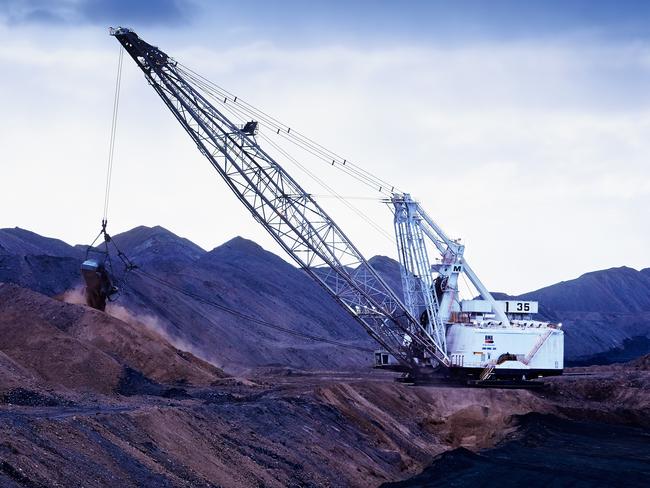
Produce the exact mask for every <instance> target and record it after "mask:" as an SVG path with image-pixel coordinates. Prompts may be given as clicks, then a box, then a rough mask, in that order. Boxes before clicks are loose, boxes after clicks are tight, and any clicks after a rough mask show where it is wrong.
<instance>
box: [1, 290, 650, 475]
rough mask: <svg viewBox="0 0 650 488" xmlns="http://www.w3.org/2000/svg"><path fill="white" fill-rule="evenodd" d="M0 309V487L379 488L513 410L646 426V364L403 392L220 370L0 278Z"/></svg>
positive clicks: (304, 374)
mask: <svg viewBox="0 0 650 488" xmlns="http://www.w3.org/2000/svg"><path fill="white" fill-rule="evenodd" d="M0 304H1V305H2V306H0V337H2V340H1V341H0V486H3V487H4V486H8V487H13V486H28V487H45V486H48V487H49V486H85V487H94V486H97V487H100V486H102V487H103V486H124V487H129V486H133V487H135V486H138V487H142V486H155V487H159V486H193V487H194V486H199V487H200V486H226V487H231V486H232V487H248V486H251V487H252V486H269V487H285V486H341V487H343V486H359V487H366V486H379V485H381V484H382V483H385V482H392V481H399V480H404V479H408V478H411V477H413V476H415V475H417V474H418V473H420V472H421V471H422V470H423V469H424V468H425V467H427V466H429V465H430V464H431V463H432V462H433V461H434V460H436V459H439V458H437V457H436V456H440V455H441V454H444V453H448V454H449V455H453V456H457V455H458V453H459V452H460V453H463V452H470V453H471V452H484V451H483V450H485V449H490V448H493V447H495V446H497V448H498V446H502V445H503V442H511V440H512V438H513V437H512V436H517V435H518V434H519V433H521V432H523V431H524V430H523V429H524V428H525V427H526V425H527V424H526V423H525V422H524V423H522V421H521V419H522V418H527V417H526V416H527V415H528V416H529V415H543V416H544V418H553V419H560V420H563V421H570V422H586V421H588V422H592V423H593V422H595V423H597V424H598V425H599V426H601V427H600V428H601V429H604V431H607V429H610V428H611V429H615V428H619V427H621V426H628V427H634V428H638V429H649V428H650V421H649V420H648V419H650V415H649V414H650V371H649V370H650V359H649V358H647V357H646V358H642V359H640V360H637V361H635V362H633V363H629V364H626V365H613V366H600V367H590V368H576V369H573V370H570V371H568V374H567V375H565V376H563V377H559V378H552V379H548V380H547V381H546V387H545V388H543V389H541V390H537V391H529V390H500V389H479V388H467V387H462V386H458V385H435V386H434V385H431V386H409V385H405V384H402V383H398V382H396V381H395V376H394V375H393V374H390V373H386V372H379V371H373V370H369V369H356V370H354V369H348V371H346V372H340V371H339V372H331V371H313V370H311V371H302V370H296V369H290V368H286V367H284V368H283V367H266V368H258V369H256V370H251V371H249V372H248V373H247V374H246V375H243V376H242V377H233V376H230V375H228V374H226V373H224V372H223V371H221V370H220V369H218V368H216V367H215V366H213V365H211V364H209V363H207V362H206V361H203V360H201V359H199V358H197V357H195V356H194V355H192V354H191V353H189V352H185V351H183V350H182V347H180V345H179V344H176V346H174V345H172V344H171V343H170V342H169V341H168V340H167V339H166V338H165V337H164V336H162V335H160V334H159V331H157V330H156V329H155V328H154V327H153V326H152V325H151V324H147V323H146V321H145V322H140V321H138V319H139V317H138V316H133V315H131V314H129V312H128V310H122V311H120V313H117V314H115V315H116V316H115V317H113V316H110V315H108V314H104V313H102V312H98V311H95V310H91V309H88V308H87V307H84V306H79V305H74V304H69V303H63V302H61V301H57V300H53V299H51V298H49V297H46V296H44V295H41V294H39V293H36V292H33V291H30V290H26V289H24V288H20V287H18V286H15V285H7V284H4V285H2V284H0ZM179 347H180V349H179ZM603 426H604V427H603ZM608 426H612V427H608ZM613 426H616V427H613ZM459 450H460V451H459ZM465 450H468V451H465ZM486 452H487V451H486ZM479 485H480V484H479Z"/></svg>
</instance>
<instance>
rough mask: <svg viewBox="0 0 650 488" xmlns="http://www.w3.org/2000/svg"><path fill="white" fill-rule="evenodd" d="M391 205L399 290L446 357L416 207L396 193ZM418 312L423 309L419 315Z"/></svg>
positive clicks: (436, 299)
mask: <svg viewBox="0 0 650 488" xmlns="http://www.w3.org/2000/svg"><path fill="white" fill-rule="evenodd" d="M391 202H392V204H393V207H394V213H395V218H394V224H395V236H396V237H397V252H398V255H399V260H400V264H401V265H402V267H401V275H402V287H403V288H404V298H405V301H406V306H407V308H408V309H409V311H410V312H411V315H413V316H414V317H418V316H421V317H423V318H426V320H424V321H423V320H421V323H423V325H424V326H425V327H426V328H427V332H428V333H429V334H431V335H432V336H433V337H434V338H435V340H436V346H437V347H438V348H439V352H440V354H441V355H443V356H444V357H445V358H446V357H447V338H446V336H447V334H446V330H445V326H444V324H443V321H442V319H441V315H440V304H439V303H438V297H437V296H436V294H435V293H434V280H433V275H432V272H431V264H430V262H429V255H428V252H427V247H426V242H425V239H424V237H425V236H424V234H423V232H422V218H421V217H420V215H419V213H418V204H417V203H416V202H414V201H413V200H412V199H411V197H410V195H408V194H403V195H398V194H396V195H394V196H393V197H392V198H391ZM421 309H424V313H423V314H422V315H420V310H421Z"/></svg>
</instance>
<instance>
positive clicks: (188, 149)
mask: <svg viewBox="0 0 650 488" xmlns="http://www.w3.org/2000/svg"><path fill="white" fill-rule="evenodd" d="M0 1H1V0H0ZM200 27H201V25H200V23H199V28H197V27H196V26H193V27H192V28H191V29H184V30H183V29H179V30H178V32H177V31H172V30H171V29H158V30H157V31H156V32H147V30H145V31H143V32H139V33H140V34H142V35H143V38H144V39H145V40H147V41H148V42H151V43H153V44H155V45H159V46H161V48H162V49H164V50H165V51H166V52H168V53H169V54H170V55H172V56H174V57H175V58H176V59H178V60H179V61H181V62H183V63H184V64H186V65H188V66H191V67H192V68H194V69H196V70H197V71H199V72H200V73H202V74H203V75H205V76H206V77H207V78H209V79H211V80H214V81H215V82H217V83H219V84H220V85H222V86H224V87H226V88H228V89H230V90H231V91H233V92H234V93H235V94H237V95H239V96H240V97H241V98H242V99H244V100H246V101H248V102H250V103H252V104H253V105H255V106H257V107H259V108H261V109H263V110H264V111H265V112H267V113H269V114H273V115H274V116H276V117H278V119H280V120H282V121H284V122H287V123H290V124H291V126H292V127H294V128H295V129H296V130H299V131H301V132H303V133H305V134H307V135H308V136H310V137H312V138H314V139H315V140H317V141H319V142H321V143H323V144H324V145H325V146H327V147H329V148H332V149H334V150H336V151H337V152H338V153H339V154H341V155H343V156H346V157H348V158H350V159H351V160H354V161H355V162H357V163H359V164H360V165H361V166H362V167H364V168H365V169H367V170H369V171H371V172H372V173H374V174H376V175H378V176H380V177H382V178H384V179H386V180H387V181H390V182H391V183H395V184H396V185H397V186H398V187H400V188H404V189H405V190H407V191H410V192H411V193H412V194H413V195H414V196H415V197H417V198H419V199H420V200H421V201H422V202H423V205H424V207H425V208H426V209H427V210H428V212H429V213H430V214H431V215H432V216H433V217H434V218H436V220H438V221H439V223H440V224H441V225H442V226H443V228H444V229H445V230H446V231H447V232H448V233H449V234H450V235H452V236H453V237H462V238H463V242H465V243H466V244H467V246H468V248H467V255H468V257H469V258H470V260H471V263H472V265H473V267H474V269H475V270H476V271H477V272H478V273H479V275H480V276H481V279H483V280H484V281H485V283H486V285H487V286H489V287H491V288H492V289H498V290H504V291H508V292H523V291H528V290H530V289H532V288H537V287H541V286H543V285H546V284H549V283H553V282H557V281H559V280H561V279H569V278H572V277H575V276H577V275H579V274H581V273H583V272H585V271H589V270H593V269H597V268H605V267H610V266H620V265H622V264H626V265H629V266H634V267H647V266H648V265H649V264H650V263H649V262H648V254H647V249H648V247H649V246H650V227H648V225H647V222H649V221H650V186H649V183H648V181H649V180H650V178H648V169H647V154H648V153H650V138H648V137H647V134H648V133H649V132H650V97H649V95H648V94H649V93H650V92H648V90H647V89H646V87H647V86H648V83H649V82H650V49H649V48H648V45H647V44H646V43H643V42H638V41H621V40H615V41H611V42H610V41H608V42H604V41H602V40H596V41H594V42H583V40H567V39H554V40H548V39H543V40H536V41H518V42H495V41H491V42H486V41H483V42H474V41H472V42H467V43H465V44H464V45H462V46H457V45H454V46H448V45H444V44H443V45H440V44H435V43H431V44H427V45H425V44H421V43H401V44H400V43H394V44H391V45H390V46H387V45H385V44H379V45H376V46H371V47H368V46H367V45H356V44H353V43H347V44H346V43H334V44H327V43H321V44H319V45H318V46H312V45H302V44H300V43H293V44H292V45H290V46H287V45H285V44H283V43H277V42H268V41H267V42H263V41H259V39H251V40H250V41H248V40H247V41H246V42H229V43H227V44H224V43H222V42H221V41H220V40H217V39H215V38H214V36H216V35H218V33H214V30H212V29H210V30H206V28H205V26H204V27H203V30H201V29H200ZM37 30H41V31H45V32H35V31H37ZM61 30H63V29H61ZM65 30H66V34H65V35H61V36H52V35H51V31H50V29H41V28H39V29H32V28H29V29H27V28H26V29H24V31H23V30H21V29H15V30H13V29H9V28H5V37H4V39H5V41H6V42H0V63H2V64H3V65H4V66H10V67H11V69H10V70H8V73H7V76H5V77H4V78H3V79H2V80H0V105H1V106H3V108H4V109H5V111H6V112H7V113H11V114H12V117H10V118H6V119H5V120H3V121H0V137H2V138H3V139H2V147H3V157H2V159H1V160H0V167H1V168H2V174H3V178H4V179H5V180H6V181H10V182H14V181H15V182H16V183H15V184H10V185H6V187H5V188H4V189H3V191H2V192H0V208H7V209H10V210H9V211H7V212H3V213H2V214H1V215H0V227H3V226H15V225H20V226H22V227H28V228H31V229H33V230H35V231H37V232H40V233H43V234H48V235H52V236H56V237H60V238H63V239H65V240H67V241H70V242H85V241H87V240H88V239H92V238H93V237H94V236H95V234H96V229H95V227H96V225H97V223H98V220H99V217H100V215H101V214H100V211H101V203H102V196H103V193H102V192H103V179H102V178H103V174H104V171H105V156H106V147H107V138H108V134H109V129H110V114H111V110H112V100H113V98H112V97H113V89H114V76H115V62H116V59H117V45H116V44H117V43H116V41H115V40H114V39H110V38H109V37H108V36H107V35H106V33H105V32H102V33H99V32H98V29H97V27H96V26H93V25H86V26H83V27H81V28H66V29H65ZM148 30H149V31H154V29H148ZM190 30H191V32H190ZM2 38H3V28H2V26H0V40H2ZM258 41H259V42H258ZM198 46H201V47H200V48H199V47H198ZM62 73H64V74H65V75H64V76H62ZM118 126H119V127H118V142H117V155H116V166H115V168H116V169H115V173H114V178H113V194H112V197H111V216H110V220H111V224H110V225H111V226H112V229H111V230H112V232H113V233H117V232H119V231H122V230H126V229H127V228H130V227H135V226H136V225H140V224H145V225H156V224H161V225H164V226H165V227H167V228H171V229H173V230H174V231H175V232H176V233H177V234H179V235H185V236H187V237H189V238H190V239H192V240H194V241H195V242H197V243H198V244H200V245H202V246H203V247H205V248H211V247H214V246H215V245H216V244H218V243H220V242H223V241H226V240H228V239H229V238H231V237H232V236H234V235H244V236H246V237H249V238H252V239H254V240H255V241H257V242H259V243H260V244H262V245H263V246H265V247H267V248H268V249H270V250H272V251H274V252H278V253H281V251H279V249H278V248H277V246H276V245H275V244H274V242H273V241H272V240H271V239H270V238H267V237H265V233H264V232H263V231H262V229H261V227H260V226H259V224H257V223H256V222H255V221H254V220H253V219H251V218H249V216H248V215H246V212H245V211H244V209H243V207H241V205H240V204H239V202H238V201H237V200H236V199H235V197H234V196H233V195H231V194H230V192H228V191H227V189H226V187H225V185H223V182H222V181H220V180H219V178H218V177H217V175H216V174H215V173H214V170H213V169H212V167H211V166H210V165H209V164H208V163H207V162H206V161H205V160H204V159H203V158H202V157H201V156H200V155H199V153H198V151H196V148H195V146H194V145H193V144H192V143H191V141H190V139H189V138H188V137H187V135H186V134H185V133H184V132H183V131H182V130H181V129H180V128H179V127H178V125H177V123H176V121H175V120H174V118H173V117H172V116H171V114H170V113H169V112H168V111H166V108H165V106H164V105H163V104H162V103H161V101H160V100H159V99H158V98H157V96H156V95H155V93H154V92H153V90H151V88H150V87H149V86H148V85H147V83H145V82H144V81H143V77H142V73H141V72H140V71H139V70H138V68H137V67H136V66H135V65H134V64H133V63H132V62H131V61H130V60H125V66H124V75H123V86H122V105H121V107H120V117H119V123H118ZM35 134H37V135H38V144H34V140H35V139H34V135H35ZM25 148H30V150H29V151H26V150H25ZM299 155H301V154H299ZM301 156H302V155H301ZM300 160H301V162H302V163H303V164H305V165H306V166H307V167H308V168H309V169H310V170H311V171H312V172H313V173H315V174H317V176H319V177H320V178H321V179H322V180H324V181H326V182H327V183H328V184H330V185H332V186H334V187H335V188H336V190H337V191H339V193H341V194H343V195H351V196H362V197H363V196H367V195H366V194H364V193H362V189H360V188H359V185H358V184H357V182H356V181H350V180H345V179H344V176H343V175H341V174H340V173H337V172H336V171H335V170H333V169H330V167H329V166H324V165H323V164H322V163H320V162H318V161H314V160H310V159H309V158H308V157H305V158H302V157H301V158H300ZM280 163H281V164H283V165H284V164H286V165H287V170H288V171H289V172H290V173H291V174H292V175H293V174H295V176H296V179H297V180H298V181H299V182H300V183H303V184H304V185H305V188H306V189H307V191H312V192H314V193H323V191H322V190H321V189H320V188H318V186H316V185H314V184H313V183H312V182H311V181H310V180H309V179H308V178H307V177H306V176H305V175H304V174H302V173H301V171H300V170H299V169H297V168H295V167H294V166H293V165H292V164H291V163H290V162H287V161H285V160H284V159H280ZM34 175H38V178H34ZM80 182H83V183H82V184H80ZM52 199H56V205H43V202H44V201H50V200H52ZM321 203H322V204H323V206H324V207H325V208H326V210H327V211H328V212H330V213H331V214H332V216H333V217H334V218H335V219H336V220H337V222H339V223H340V225H341V227H342V228H343V229H344V231H345V232H347V233H348V234H349V236H350V238H351V239H352V240H353V241H354V242H355V243H356V244H357V245H358V246H359V247H360V248H361V249H362V251H363V252H364V253H366V254H367V255H369V256H370V255H372V254H378V253H381V254H386V255H391V256H394V255H395V247H394V245H393V244H392V243H390V242H389V241H385V242H384V241H383V240H381V239H380V238H378V237H380V236H378V235H377V234H376V233H373V231H372V229H369V228H367V227H365V226H364V225H363V224H362V222H361V221H360V220H359V219H358V218H357V217H356V216H355V215H354V214H351V212H349V211H348V210H347V209H346V208H343V207H342V206H339V205H338V203H337V202H336V201H335V200H333V199H327V200H322V201H321ZM353 203H355V205H357V206H359V207H360V208H361V209H362V211H364V213H366V214H367V215H369V216H370V217H371V218H373V220H375V221H376V222H378V223H379V225H380V226H381V227H382V228H384V229H386V230H387V231H389V232H390V231H391V225H392V224H391V216H390V214H389V213H388V212H387V211H386V208H385V207H384V206H382V205H380V204H378V203H377V202H376V201H371V200H356V201H354V202H353ZM217 212H218V216H215V213H217ZM61 215H64V216H70V217H67V218H65V219H63V218H61ZM72 216H73V217H72ZM206 222H214V223H215V225H206Z"/></svg>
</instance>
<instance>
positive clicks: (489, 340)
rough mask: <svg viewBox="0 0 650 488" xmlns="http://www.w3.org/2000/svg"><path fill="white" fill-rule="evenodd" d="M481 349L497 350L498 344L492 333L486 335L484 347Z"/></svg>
mask: <svg viewBox="0 0 650 488" xmlns="http://www.w3.org/2000/svg"><path fill="white" fill-rule="evenodd" d="M481 349H483V350H484V351H492V350H496V346H495V345H494V336H491V335H486V336H484V339H483V347H482V348H481Z"/></svg>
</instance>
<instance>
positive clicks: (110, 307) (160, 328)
mask: <svg viewBox="0 0 650 488" xmlns="http://www.w3.org/2000/svg"><path fill="white" fill-rule="evenodd" d="M61 300H62V301H64V302H66V303H71V304H73V305H86V297H85V294H84V287H83V286H79V287H75V288H72V289H70V290H67V291H66V292H65V293H63V295H62V296H61ZM105 313H107V314H108V315H110V316H111V317H114V318H116V319H118V320H121V321H122V322H125V323H127V324H129V325H131V326H133V327H143V326H144V328H145V329H147V330H148V331H150V332H153V333H154V334H156V335H158V336H160V337H162V338H163V339H164V340H165V341H167V342H168V343H170V344H171V345H172V346H174V347H175V348H176V349H179V350H181V351H185V352H189V353H190V354H193V355H194V356H196V357H198V358H200V359H202V360H204V361H206V362H208V363H210V364H212V365H213V366H216V367H218V368H222V367H223V365H222V364H219V362H218V361H216V360H215V358H214V357H212V355H211V354H207V353H206V351H205V350H203V349H202V348H200V347H197V346H195V345H194V344H191V343H189V342H187V341H185V340H183V339H180V338H178V337H176V336H174V335H172V334H170V333H169V332H168V331H167V329H166V328H165V327H164V325H163V324H162V321H161V320H160V319H159V318H158V317H156V316H155V315H152V314H146V313H144V314H143V313H137V312H134V311H132V310H129V309H128V308H127V307H124V306H123V305H118V304H116V303H108V304H107V305H106V311H105Z"/></svg>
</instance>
